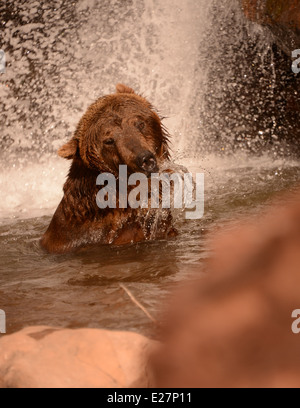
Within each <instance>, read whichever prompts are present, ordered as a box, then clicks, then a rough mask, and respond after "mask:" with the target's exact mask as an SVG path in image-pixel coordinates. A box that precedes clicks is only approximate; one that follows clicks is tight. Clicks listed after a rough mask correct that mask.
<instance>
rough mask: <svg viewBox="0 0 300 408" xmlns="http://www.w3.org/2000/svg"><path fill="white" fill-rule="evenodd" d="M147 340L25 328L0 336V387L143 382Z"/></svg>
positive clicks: (100, 332)
mask: <svg viewBox="0 0 300 408" xmlns="http://www.w3.org/2000/svg"><path fill="white" fill-rule="evenodd" d="M153 344H154V343H153V342H152V341H150V340H148V339H146V338H145V337H143V336H140V335H138V334H134V333H122V332H110V331H104V330H91V329H84V330H60V329H54V328H49V327H35V328H27V329H25V330H23V331H21V332H19V333H17V334H13V335H11V336H2V338H1V340H0V388H124V387H130V386H135V385H139V386H141V387H147V386H148V381H149V380H148V372H147V369H146V364H145V362H146V357H145V356H146V354H147V353H148V352H149V348H151V347H152V346H153Z"/></svg>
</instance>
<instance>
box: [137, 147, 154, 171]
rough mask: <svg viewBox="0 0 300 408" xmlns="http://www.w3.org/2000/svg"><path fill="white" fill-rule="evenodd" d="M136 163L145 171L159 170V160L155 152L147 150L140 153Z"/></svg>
mask: <svg viewBox="0 0 300 408" xmlns="http://www.w3.org/2000/svg"><path fill="white" fill-rule="evenodd" d="M136 164H137V166H138V167H139V168H140V169H141V170H142V171H144V172H145V173H148V174H151V173H157V172H158V166H157V160H156V158H155V156H154V154H153V153H151V152H147V151H145V152H143V153H141V154H139V155H138V157H137V160H136Z"/></svg>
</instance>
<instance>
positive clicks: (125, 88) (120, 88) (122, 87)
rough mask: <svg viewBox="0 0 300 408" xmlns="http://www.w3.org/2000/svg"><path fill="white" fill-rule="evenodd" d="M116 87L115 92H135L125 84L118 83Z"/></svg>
mask: <svg viewBox="0 0 300 408" xmlns="http://www.w3.org/2000/svg"><path fill="white" fill-rule="evenodd" d="M116 89H117V93H126V94H135V92H134V90H133V89H132V88H129V86H126V85H123V84H118V85H117V86H116Z"/></svg>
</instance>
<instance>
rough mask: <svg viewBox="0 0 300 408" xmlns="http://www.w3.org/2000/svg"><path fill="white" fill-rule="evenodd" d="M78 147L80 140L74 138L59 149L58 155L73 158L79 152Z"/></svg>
mask: <svg viewBox="0 0 300 408" xmlns="http://www.w3.org/2000/svg"><path fill="white" fill-rule="evenodd" d="M78 147H79V144H78V140H77V139H74V138H73V139H71V140H70V141H69V142H68V143H66V144H65V145H64V146H63V147H61V148H60V149H59V151H58V155H59V156H60V157H63V158H64V159H68V160H72V159H74V158H75V156H76V154H77V151H78Z"/></svg>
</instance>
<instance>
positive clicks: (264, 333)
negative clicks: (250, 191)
mask: <svg viewBox="0 0 300 408" xmlns="http://www.w3.org/2000/svg"><path fill="white" fill-rule="evenodd" d="M281 201H282V203H283V204H282V205H280V206H275V208H274V209H273V210H269V211H268V214H267V215H265V216H263V217H261V218H260V219H258V220H250V221H247V222H246V223H243V224H241V226H240V227H239V228H237V229H236V230H233V231H232V232H228V233H227V234H225V235H224V236H221V237H218V238H216V237H215V241H214V242H215V243H214V245H213V247H214V248H213V253H214V254H215V255H214V256H213V257H212V259H211V260H210V261H209V263H208V264H207V267H206V270H207V273H206V278H204V277H203V278H202V279H201V280H199V278H197V280H196V281H195V282H192V283H191V284H190V285H189V286H188V287H187V288H186V289H185V291H184V292H183V293H182V292H181V290H179V292H178V293H176V294H175V295H174V305H173V306H172V308H171V310H169V311H168V312H167V314H166V318H165V321H166V322H168V323H167V324H166V327H165V329H164V332H163V336H162V340H163V343H162V345H161V346H160V349H159V351H158V352H157V353H155V354H154V356H153V358H152V360H151V364H152V366H153V369H154V373H155V382H154V386H155V387H163V388H164V387H166V388H167V387H170V386H171V387H175V388H177V387H178V388H181V387H205V388H206V387H208V388H211V387H221V388H223V387H225V388H226V387H229V388H231V387H234V388H235V387H238V388H239V387H241V388H244V387H253V388H257V387H258V388H260V387H263V388H269V387H296V388H298V387H299V386H300V337H299V336H300V334H299V335H296V334H294V333H293V331H292V325H293V324H295V325H297V321H296V318H297V314H299V313H300V312H297V313H296V315H294V316H293V318H292V313H293V312H294V311H295V310H298V309H300V274H299V270H300V251H299V248H300V191H299V193H298V195H297V198H295V197H291V196H290V195H288V196H283V197H282V199H281ZM295 321H296V322H295ZM293 322H294V323H293ZM299 326H300V324H298V326H297V327H299Z"/></svg>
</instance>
